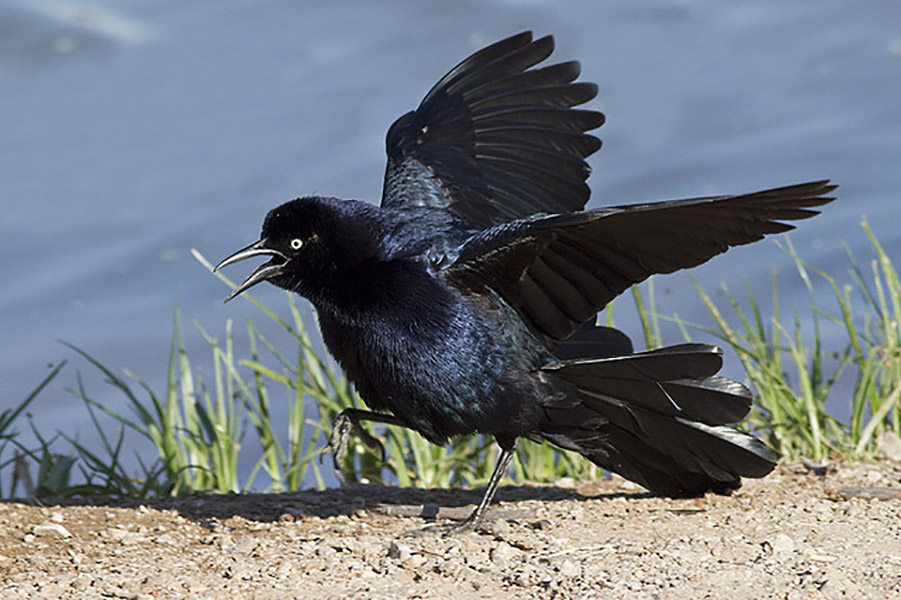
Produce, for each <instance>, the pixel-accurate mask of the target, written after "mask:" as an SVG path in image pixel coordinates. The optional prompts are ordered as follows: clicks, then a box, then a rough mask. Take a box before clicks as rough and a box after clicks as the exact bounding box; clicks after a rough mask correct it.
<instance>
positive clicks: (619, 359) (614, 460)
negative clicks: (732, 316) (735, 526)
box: [540, 330, 777, 497]
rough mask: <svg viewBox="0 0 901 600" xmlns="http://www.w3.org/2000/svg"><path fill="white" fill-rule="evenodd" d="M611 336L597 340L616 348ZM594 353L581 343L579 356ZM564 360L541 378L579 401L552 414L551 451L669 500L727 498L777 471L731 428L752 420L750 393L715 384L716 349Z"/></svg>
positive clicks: (545, 431) (546, 428)
mask: <svg viewBox="0 0 901 600" xmlns="http://www.w3.org/2000/svg"><path fill="white" fill-rule="evenodd" d="M610 331H615V330H608V331H607V332H600V333H601V335H600V336H596V337H601V338H607V339H609V338H610V335H611V334H610V333H609V332H610ZM620 335H621V334H620ZM591 346H592V344H591V343H588V344H585V343H584V340H583V344H582V347H581V348H580V350H585V349H587V348H591ZM560 350H563V348H562V347H561V349H560ZM565 354H567V352H566V351H564V352H559V351H558V356H562V355H565ZM570 355H571V352H570ZM564 358H565V359H564V360H560V361H559V362H556V363H554V364H551V365H548V366H547V367H545V368H543V369H542V374H543V375H544V376H546V377H550V378H558V379H561V380H563V381H565V382H567V383H568V384H569V385H571V386H572V387H573V388H574V393H573V394H571V395H570V399H571V400H572V401H570V402H567V403H564V404H558V405H553V406H547V407H545V415H546V421H545V423H544V424H543V425H542V429H541V432H540V435H541V437H543V438H545V439H546V440H548V441H550V442H551V443H553V444H555V445H557V446H560V447H562V448H566V449H568V450H574V451H576V452H579V453H580V454H583V455H585V456H586V457H587V458H588V459H589V460H591V461H592V462H593V463H595V464H597V465H599V466H601V467H603V468H604V469H608V470H610V471H613V472H615V473H619V474H620V475H622V476H623V477H625V478H626V479H630V480H632V481H634V482H636V483H639V484H641V485H642V486H644V487H646V488H648V489H649V490H651V491H652V492H654V493H657V494H660V495H664V496H671V497H685V496H696V495H700V494H703V493H704V492H707V491H713V492H716V493H720V494H727V493H729V492H731V491H732V490H734V489H737V488H738V487H739V486H740V485H741V478H742V477H763V476H765V475H766V474H768V473H769V472H770V471H772V470H773V468H774V467H775V466H776V459H777V457H776V455H775V454H774V453H773V452H771V451H770V450H769V449H768V448H767V447H766V446H765V445H763V443H761V442H760V441H759V440H758V439H757V438H755V437H753V436H751V435H749V434H747V433H743V432H741V431H738V430H736V429H733V428H731V427H728V426H727V425H728V424H731V423H737V422H738V421H740V420H741V419H743V418H744V417H745V416H747V414H748V412H749V411H750V409H751V392H750V390H748V389H747V388H746V387H745V386H743V385H741V384H740V383H738V382H735V381H732V380H729V379H726V378H724V377H718V376H717V375H716V373H717V372H718V371H719V370H720V367H722V351H721V350H720V349H719V348H717V347H716V346H709V345H704V344H682V345H678V346H671V347H668V348H661V349H659V350H653V351H649V352H641V353H637V354H626V355H622V356H607V357H602V358H570V356H565V357H564ZM573 399H576V400H573Z"/></svg>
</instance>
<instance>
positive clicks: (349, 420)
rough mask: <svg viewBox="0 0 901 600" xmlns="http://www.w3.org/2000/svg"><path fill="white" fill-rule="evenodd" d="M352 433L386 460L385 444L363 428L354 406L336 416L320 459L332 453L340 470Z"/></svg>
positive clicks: (336, 467) (336, 466) (333, 459)
mask: <svg viewBox="0 0 901 600" xmlns="http://www.w3.org/2000/svg"><path fill="white" fill-rule="evenodd" d="M351 433H355V434H356V435H357V437H358V438H360V441H362V442H363V443H364V444H365V445H366V446H367V447H368V448H370V449H372V450H376V451H378V453H379V456H381V458H382V462H384V461H385V446H384V445H383V444H382V442H380V441H379V440H378V439H377V438H375V437H373V436H372V434H370V433H369V432H368V431H366V430H365V429H363V427H362V426H361V425H360V422H359V420H358V419H357V417H356V414H355V412H354V409H352V408H348V409H345V410H343V411H341V412H340V413H339V414H338V416H337V417H335V422H334V423H333V424H332V434H331V435H330V436H329V439H328V443H327V444H326V445H325V446H324V447H323V448H322V454H320V455H319V461H320V462H322V456H323V455H324V454H326V453H330V454H331V455H332V461H333V462H334V465H335V469H336V470H338V471H340V470H341V464H342V463H343V462H344V457H345V456H347V442H348V440H349V439H350V434H351Z"/></svg>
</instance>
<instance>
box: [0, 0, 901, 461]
mask: <svg viewBox="0 0 901 600" xmlns="http://www.w3.org/2000/svg"><path fill="white" fill-rule="evenodd" d="M523 29H533V30H535V32H536V33H537V34H545V33H553V34H555V35H556V37H557V41H558V50H557V54H556V55H555V56H556V57H557V58H558V59H559V60H568V59H573V58H577V59H579V60H581V61H582V66H583V78H584V79H585V80H588V81H595V82H597V83H598V84H599V85H600V90H601V92H600V96H599V99H598V100H597V101H596V103H595V105H594V106H596V107H598V108H600V109H601V110H603V111H604V112H605V113H606V114H607V117H608V122H607V124H606V125H604V127H603V128H602V130H601V132H600V133H601V136H602V137H603V140H604V147H603V149H602V150H601V151H600V152H599V153H598V154H596V155H595V156H593V157H592V159H591V164H592V167H593V169H594V174H593V176H592V178H591V180H590V183H591V185H592V188H593V190H594V197H593V199H592V202H591V205H592V206H598V205H603V204H620V203H627V202H638V201H646V200H652V199H665V198H671V197H687V196H694V195H707V194H711V193H720V192H723V193H725V192H738V191H750V190H754V189H760V188H765V187H771V186H777V185H783V184H788V183H794V182H800V181H806V180H811V179H819V178H824V177H829V178H833V179H835V180H836V181H838V182H839V183H840V184H841V186H842V187H841V189H840V201H839V202H837V203H835V204H833V205H832V206H829V207H828V208H827V209H826V211H825V213H824V214H823V215H822V216H820V217H818V218H817V219H815V220H813V221H809V222H806V223H803V226H802V227H801V228H800V230H799V231H798V232H797V233H796V234H794V235H793V238H792V239H793V241H794V243H795V245H796V246H797V248H798V250H799V251H800V252H801V254H802V255H803V256H804V257H806V258H807V259H808V260H810V261H811V262H812V263H813V264H815V265H816V266H817V267H819V268H822V269H824V270H826V271H829V272H831V273H833V274H835V275H837V276H840V277H844V276H845V273H846V272H847V270H848V261H847V259H846V257H845V253H844V249H843V245H842V244H843V243H847V244H848V246H849V247H850V248H851V249H852V250H853V251H854V252H855V253H857V254H858V256H859V257H861V258H866V257H868V256H869V250H868V245H867V242H866V239H865V237H864V235H863V234H862V232H861V231H860V228H859V227H858V222H859V220H860V217H861V216H862V215H866V216H867V217H868V218H869V219H870V221H871V222H872V224H873V227H874V229H875V231H876V233H877V235H878V236H879V238H880V240H881V241H882V243H883V244H884V246H885V247H886V249H887V250H888V251H889V253H890V254H891V255H892V256H895V257H898V256H899V250H901V228H899V226H898V222H899V219H901V207H899V193H898V190H899V189H901V3H899V2H897V1H888V0H884V1H881V2H880V1H877V0H873V1H870V2H867V3H848V2H840V1H838V0H817V1H806V2H793V3H791V4H788V3H784V2H778V1H775V0H774V1H769V2H764V1H757V2H743V3H729V4H728V5H727V4H726V3H717V2H714V1H712V0H699V1H695V2H691V1H682V2H663V1H656V2H653V1H649V2H641V3H626V2H589V1H585V2H566V3H558V2H550V1H547V2H543V1H540V0H532V1H528V0H522V1H515V0H508V1H497V2H487V3H486V2H454V3H438V2H419V1H413V0H408V1H404V2H394V3H391V4H390V5H384V4H382V3H362V2H361V3H358V4H353V3H320V2H312V1H310V2H290V3H288V2H277V3H268V4H260V3H254V4H253V5H249V4H248V3H243V2H237V1H236V0H225V1H217V2H212V1H209V2H191V3H182V2H172V1H140V0H134V1H131V2H127V3H121V2H112V1H105V2H93V3H82V2H66V1H50V0H29V1H25V0H22V1H21V2H11V1H8V2H6V3H4V4H2V5H0V201H2V203H3V204H2V206H3V210H2V219H0V256H2V257H3V259H2V263H0V264H2V267H0V273H2V282H3V285H2V291H0V352H2V354H0V409H3V408H5V407H8V406H11V405H13V404H14V403H16V402H18V401H20V400H21V399H22V398H24V397H25V395H26V394H27V393H28V392H29V391H30V390H31V389H32V388H33V387H34V386H35V385H36V384H37V382H38V381H40V379H41V378H42V377H43V376H44V374H45V373H46V372H47V365H48V363H56V362H58V361H60V360H63V359H69V360H70V364H69V365H68V366H67V367H66V369H65V370H64V371H63V373H62V375H61V376H60V377H59V378H58V379H57V380H56V381H55V382H54V384H53V385H52V386H51V388H50V389H48V390H46V391H45V393H44V394H43V395H42V397H41V398H40V399H39V400H38V402H37V403H36V404H34V405H33V407H32V412H33V414H34V415H35V419H36V422H37V423H38V425H39V426H40V427H41V428H42V430H44V431H53V430H55V429H60V430H63V431H65V432H67V433H68V434H70V435H73V436H75V437H78V438H79V439H82V440H83V441H87V442H88V443H94V440H93V439H92V438H94V437H95V434H94V433H93V428H92V426H91V425H90V422H89V420H88V417H87V414H86V413H85V411H84V408H83V407H82V406H81V404H80V403H79V401H78V400H77V399H76V398H75V397H73V396H72V395H71V394H70V393H68V392H67V391H66V390H65V388H68V387H73V386H74V385H75V383H76V373H77V372H80V373H82V374H83V376H84V380H85V384H86V385H87V387H88V390H89V391H90V392H91V393H92V394H93V395H94V396H95V397H97V398H98V399H101V400H104V401H106V402H110V403H111V404H112V405H113V406H116V407H119V408H121V407H122V404H121V402H122V399H121V397H120V396H118V395H117V394H116V393H115V392H114V391H112V390H111V389H110V388H108V387H107V386H105V385H104V384H103V383H102V380H101V378H100V377H99V376H98V375H97V374H96V372H95V371H93V370H92V369H91V368H90V367H89V366H88V365H87V364H86V363H85V362H84V361H83V360H81V359H79V358H77V357H76V356H75V355H74V353H73V352H71V351H70V350H68V349H67V348H65V347H64V346H62V345H61V344H60V343H59V342H58V340H60V339H63V340H67V341H69V342H71V343H74V344H76V345H78V346H80V347H81V348H83V349H85V350H86V351H88V352H90V353H91V354H93V355H94V356H95V357H96V358H98V359H99V360H100V361H101V362H103V363H104V364H106V365H108V366H110V367H113V368H115V369H120V368H128V369H130V370H131V371H133V372H135V373H136V374H138V375H139V376H140V377H142V378H143V379H145V380H146V381H148V382H149V383H150V385H151V386H152V387H154V388H155V389H157V390H160V389H162V386H163V384H164V382H165V377H166V369H167V362H168V352H169V342H170V335H171V322H172V314H173V310H174V308H175V307H176V306H178V307H180V309H181V313H182V318H183V321H184V322H185V333H186V343H187V345H188V348H189V352H190V353H191V355H192V356H193V357H194V359H195V360H196V361H197V362H198V363H199V364H200V365H201V367H202V368H206V369H207V370H210V369H211V366H210V361H209V359H208V353H207V351H206V345H205V342H204V341H203V339H202V337H201V336H200V334H199V333H198V332H197V331H196V329H194V328H193V326H192V325H191V323H192V322H193V321H197V322H198V323H200V324H202V326H203V327H204V328H206V329H207V330H208V331H210V332H212V333H216V334H221V333H222V332H223V330H224V323H225V321H226V319H228V318H234V319H236V320H237V322H238V323H242V322H243V319H245V318H246V317H247V316H251V315H256V312H255V311H254V310H253V309H252V308H251V307H249V306H248V305H247V303H245V302H243V301H237V302H233V303H231V304H229V305H227V306H223V305H222V298H223V296H224V295H225V293H226V292H227V289H226V288H225V287H224V286H223V285H222V284H221V283H220V282H218V281H217V280H216V279H214V278H213V277H212V276H210V275H209V274H208V273H207V272H206V271H205V270H204V269H203V267H201V266H200V265H199V264H198V263H197V262H196V261H195V260H194V259H193V258H192V257H191V255H190V254H189V249H190V248H192V247H196V248H198V249H199V250H200V251H201V252H202V253H204V254H205V255H206V256H208V257H209V258H210V259H211V260H218V259H220V258H222V257H224V256H225V255H227V254H229V253H230V252H232V251H233V250H235V249H237V248H239V247H242V246H244V245H245V244H247V243H249V242H250V241H253V240H255V239H256V236H257V234H258V231H259V226H260V224H261V222H262V217H263V216H264V215H265V213H266V211H267V210H268V209H269V208H271V207H273V206H275V205H276V204H279V203H281V202H283V201H285V200H288V199H290V198H292V197H296V196H299V195H305V194H310V193H318V194H323V195H334V196H339V197H345V198H362V199H368V200H371V201H377V200H378V195H379V192H380V189H381V176H382V169H383V164H384V162H383V161H384V158H383V139H384V134H385V131H386V130H387V127H388V125H389V124H390V123H391V122H392V121H393V119H394V118H395V117H397V116H398V115H400V114H402V113H403V112H406V111H407V110H409V109H411V108H413V107H414V106H415V105H416V104H417V103H418V101H419V99H420V98H421V97H422V94H423V93H424V92H425V91H426V90H427V89H428V88H429V87H430V86H431V84H432V83H433V82H434V81H436V79H437V78H438V77H439V76H440V75H442V74H443V73H444V72H445V71H446V70H447V69H448V68H449V67H451V66H452V65H453V64H455V63H456V62H457V61H458V60H460V59H462V58H463V57H464V56H466V55H467V54H468V53H469V52H471V51H473V50H475V49H477V48H479V47H481V46H483V45H485V44H487V43H489V42H492V41H494V40H496V39H499V38H501V37H504V36H506V35H509V34H511V33H514V32H517V31H519V30H523ZM771 269H775V270H776V271H777V272H778V273H779V274H780V277H781V278H782V279H783V280H784V293H785V297H784V298H783V303H784V305H785V306H786V307H787V308H788V310H791V308H790V307H791V306H793V305H797V306H799V307H801V308H802V309H803V308H804V307H805V306H806V304H807V300H806V297H805V295H804V293H803V288H802V287H801V285H800V283H799V282H797V281H796V280H795V278H793V277H792V273H793V266H792V264H791V262H790V260H789V259H788V258H787V257H786V256H785V255H784V254H782V253H781V251H780V250H778V249H777V248H776V247H775V246H774V244H772V243H771V242H763V243H760V244H758V245H756V246H754V247H753V248H744V249H739V250H734V251H732V252H730V253H729V254H727V255H726V256H724V257H720V258H718V259H717V260H715V261H713V262H712V263H710V264H708V265H706V266H704V267H702V268H700V269H697V270H696V271H695V276H696V277H697V278H698V279H699V280H700V282H701V283H702V284H703V285H704V286H705V287H707V288H708V289H710V290H715V289H716V288H717V286H719V285H720V283H721V282H723V283H726V284H728V285H729V286H731V287H732V288H734V289H740V288H742V287H743V285H744V283H743V282H744V278H745V277H747V278H749V279H750V281H751V282H752V284H753V285H754V287H755V289H758V290H759V291H760V294H761V295H762V296H766V295H767V294H768V290H769V273H770V271H771ZM242 272H243V271H242ZM231 275H233V276H234V277H239V276H240V273H238V272H234V273H231ZM657 289H658V292H661V293H660V296H659V298H658V302H659V305H660V308H661V310H662V312H664V313H667V314H671V313H674V312H678V313H679V314H680V316H682V317H684V318H687V319H690V320H696V321H703V322H709V320H708V319H706V316H705V314H704V310H703V308H702V307H701V305H700V302H699V301H698V299H697V297H696V295H695V294H694V292H693V291H692V288H691V284H690V282H689V281H688V279H687V278H686V277H684V276H683V275H676V276H670V277H667V278H660V279H658V280H657ZM822 291H823V293H824V295H823V302H824V304H825V305H826V306H827V308H829V307H831V304H829V295H828V294H829V292H828V290H827V289H825V288H823V290H822ZM257 296H258V297H259V298H261V299H262V300H264V301H266V302H268V303H270V304H271V305H272V306H273V307H284V301H283V297H282V296H281V293H280V292H279V291H277V290H276V289H275V288H272V287H271V286H270V288H269V289H266V288H260V289H259V291H258V292H257ZM621 312H622V315H621V317H620V318H619V320H618V323H619V325H620V326H621V327H623V328H625V329H627V330H629V331H631V332H632V333H634V334H635V335H636V337H637V336H638V328H637V323H636V322H635V320H634V319H633V318H632V317H631V316H630V315H628V314H626V313H627V312H628V311H625V310H623V311H621ZM259 323H260V324H261V325H262V324H263V323H264V322H263V320H262V319H259ZM827 335H829V336H831V335H833V334H832V333H829V332H828V331H827ZM272 337H273V338H274V339H275V340H279V339H281V340H282V341H284V343H285V344H286V345H287V340H284V336H281V337H280V336H279V335H278V333H277V332H275V331H273V332H272ZM836 339H838V338H836ZM670 341H678V338H677V337H675V336H674V337H672V338H671V340H670ZM836 343H838V342H837V341H836ZM726 373H727V374H731V375H733V376H739V374H740V370H739V369H738V367H737V365H736V364H735V361H734V360H733V361H731V364H730V365H729V366H728V367H727V369H726ZM837 402H843V401H842V400H837ZM842 410H843V408H842V407H841V406H837V407H836V411H838V412H841V411H842ZM251 458H252V457H251Z"/></svg>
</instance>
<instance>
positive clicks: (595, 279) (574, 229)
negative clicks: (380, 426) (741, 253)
mask: <svg viewBox="0 0 901 600" xmlns="http://www.w3.org/2000/svg"><path fill="white" fill-rule="evenodd" d="M836 187H837V186H835V185H831V184H829V182H828V181H817V182H812V183H804V184H799V185H793V186H789V187H783V188H778V189H772V190H765V191H761V192H753V193H750V194H741V195H736V196H718V197H711V198H693V199H689V200H672V201H668V202H658V203H652V204H637V205H632V206H620V207H613V208H605V209H600V210H593V211H588V212H579V213H571V214H564V215H550V216H535V217H532V218H529V219H522V220H519V221H515V222H512V223H505V224H502V225H498V226H496V227H492V228H490V229H487V230H485V231H482V232H481V233H479V234H477V235H475V236H473V237H472V238H470V239H469V240H468V241H467V242H466V243H465V244H464V245H463V246H462V247H461V249H460V252H459V254H458V256H457V258H456V260H455V261H454V262H453V263H452V264H451V265H449V266H448V267H447V268H446V269H445V271H444V272H443V274H444V276H445V277H447V278H448V279H450V280H451V281H453V282H454V283H455V284H456V285H459V286H463V287H467V288H469V289H473V290H477V289H479V288H482V289H484V288H485V287H490V288H492V289H494V290H495V291H496V292H497V293H498V294H500V295H501V297H503V298H504V300H506V301H507V302H508V303H509V304H510V305H511V306H513V307H514V308H515V309H516V310H517V311H518V312H519V314H520V315H521V316H522V318H523V320H524V321H525V322H526V323H527V324H528V325H529V327H530V328H531V329H532V331H534V332H535V333H536V334H537V335H539V336H540V337H541V338H543V339H544V340H545V342H546V343H547V345H548V346H549V347H555V346H556V345H557V344H558V343H559V342H560V341H562V340H565V339H566V338H568V337H569V336H570V335H572V333H573V332H574V331H575V330H576V329H577V328H578V327H579V325H580V324H581V323H583V322H585V321H587V320H589V319H593V318H594V316H595V315H596V314H597V312H598V311H599V310H601V309H602V308H604V306H606V305H607V303H608V302H610V301H611V300H613V298H615V297H616V296H618V295H619V294H620V293H622V292H623V291H625V290H626V289H627V288H628V287H629V286H631V285H632V284H634V283H638V282H641V281H644V280H645V279H647V278H648V277H649V276H650V275H653V274H655V273H672V272H673V271H676V270H679V269H685V268H688V267H694V266H697V265H700V264H702V263H704V262H706V261H707V260H708V259H710V258H712V257H714V256H716V255H717V254H720V253H722V252H725V251H726V250H728V249H729V248H730V247H732V246H740V245H742V244H748V243H751V242H754V241H757V240H759V239H761V238H762V237H763V236H764V235H766V234H770V233H781V232H784V231H788V230H790V229H794V226H793V225H790V224H788V223H786V222H785V221H794V220H798V219H806V218H808V217H812V216H814V215H816V214H818V211H816V210H813V207H817V206H821V205H823V204H826V203H827V202H830V201H832V200H833V198H830V197H826V194H828V193H829V192H831V191H832V190H834V189H835V188H836Z"/></svg>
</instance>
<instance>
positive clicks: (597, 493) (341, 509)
mask: <svg viewBox="0 0 901 600" xmlns="http://www.w3.org/2000/svg"><path fill="white" fill-rule="evenodd" d="M607 487H608V486H603V485H602V486H601V489H600V490H598V489H597V488H592V489H591V492H590V493H587V494H586V493H580V492H579V491H577V490H576V489H573V488H569V487H565V488H564V487H556V486H547V485H511V486H503V487H500V488H499V489H498V492H497V496H496V499H495V502H502V503H504V507H503V509H501V510H498V511H497V512H496V513H495V515H496V517H498V518H505V517H507V516H508V515H509V516H511V517H514V518H515V517H520V518H525V519H528V518H529V513H531V511H529V510H521V509H518V508H517V506H516V505H517V503H520V502H526V501H532V500H537V501H543V502H556V501H562V500H575V501H587V500H593V499H601V498H603V499H608V500H612V499H615V498H626V499H631V500H640V499H643V498H651V497H653V495H652V494H650V493H648V492H643V491H636V492H623V491H617V490H616V488H615V486H609V489H606V488H607ZM483 491H484V490H483V489H453V488H452V489H417V488H398V487H390V486H382V485H374V484H372V485H363V484H352V485H347V486H344V487H340V488H334V489H327V490H322V491H317V490H304V491H298V492H284V493H267V494H203V495H196V496H190V497H184V498H156V499H140V500H136V499H130V498H111V497H105V496H88V497H83V498H40V499H24V500H23V499H19V500H5V501H3V502H4V503H21V504H29V505H37V506H102V507H120V508H137V507H139V506H146V507H148V508H155V509H158V510H174V511H176V512H178V514H179V515H181V516H182V517H184V518H186V519H188V520H191V521H194V522H197V523H199V524H201V525H203V526H205V527H210V526H211V524H213V523H215V522H216V521H222V520H227V519H230V518H232V517H241V518H243V519H246V520H249V521H257V522H274V521H282V520H286V519H288V520H296V519H302V518H304V517H319V518H328V517H335V516H340V515H346V516H351V515H354V514H357V513H358V512H360V511H365V512H374V513H378V514H385V515H398V516H402V517H403V516H418V517H423V518H426V519H433V518H436V517H437V518H445V517H446V518H450V519H462V518H465V516H466V515H467V514H468V513H469V512H470V511H471V509H472V508H473V507H474V505H476V504H478V502H479V500H480V499H481V497H482V493H483ZM492 506H494V505H492Z"/></svg>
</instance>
